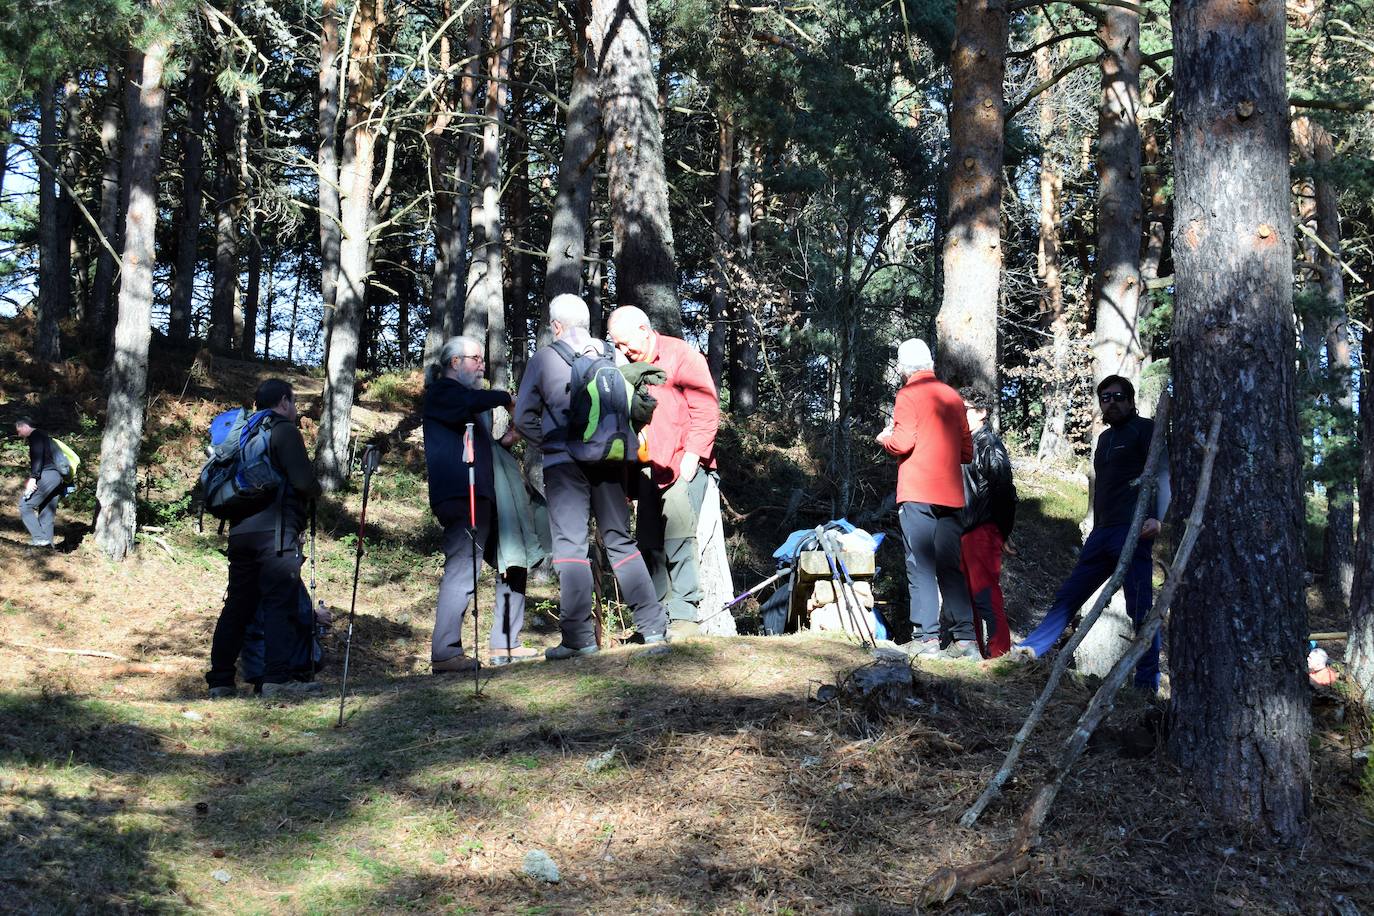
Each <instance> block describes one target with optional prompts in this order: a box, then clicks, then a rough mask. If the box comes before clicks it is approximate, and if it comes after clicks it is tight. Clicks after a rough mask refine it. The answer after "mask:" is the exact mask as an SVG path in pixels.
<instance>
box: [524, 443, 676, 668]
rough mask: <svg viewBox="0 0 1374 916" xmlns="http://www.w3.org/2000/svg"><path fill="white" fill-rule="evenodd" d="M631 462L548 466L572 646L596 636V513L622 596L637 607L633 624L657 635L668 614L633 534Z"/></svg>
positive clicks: (563, 617) (562, 604)
mask: <svg viewBox="0 0 1374 916" xmlns="http://www.w3.org/2000/svg"><path fill="white" fill-rule="evenodd" d="M627 473H633V471H632V470H630V469H629V467H628V465H625V464H619V463H606V464H582V463H580V462H570V463H567V464H556V465H553V466H552V467H546V468H544V493H545V495H546V496H547V497H548V501H549V527H550V528H551V529H552V531H553V566H554V569H556V570H557V571H558V584H559V600H558V604H559V611H558V624H559V627H560V628H561V629H562V631H563V645H565V646H568V647H570V648H573V649H580V648H583V647H584V646H589V645H591V644H592V643H594V642H595V641H596V625H595V623H594V621H593V618H592V565H591V561H590V559H589V557H588V550H587V543H588V538H587V523H588V521H589V520H590V519H591V518H592V517H593V516H594V517H595V518H596V527H597V529H598V530H599V531H600V532H601V540H602V542H603V543H604V544H605V545H606V553H607V554H608V556H609V559H610V562H611V570H612V571H613V572H614V573H615V578H616V581H618V582H619V583H620V595H621V598H622V599H623V600H624V601H625V603H626V604H628V605H629V606H630V608H631V609H632V610H633V611H634V620H635V629H636V630H637V631H639V632H640V633H641V634H643V635H644V636H658V635H660V634H662V633H664V632H665V631H666V630H667V629H668V615H667V614H666V613H665V612H664V610H663V605H662V604H660V603H659V600H658V598H657V597H656V595H655V594H654V583H653V580H652V579H651V578H650V577H649V570H648V568H647V567H646V566H645V564H644V557H643V556H642V555H641V554H640V552H639V547H638V546H637V545H636V544H635V542H634V539H633V538H631V537H630V504H629V502H628V500H627V499H626V498H625V485H626V474H627Z"/></svg>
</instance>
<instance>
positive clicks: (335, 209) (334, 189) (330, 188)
mask: <svg viewBox="0 0 1374 916" xmlns="http://www.w3.org/2000/svg"><path fill="white" fill-rule="evenodd" d="M338 7H339V4H338V0H322V2H321V4H320V82H319V87H320V91H319V100H318V109H317V110H318V112H319V117H318V124H317V127H316V129H317V131H318V132H319V139H320V145H319V148H318V149H317V150H316V153H315V164H316V167H317V168H318V169H319V202H320V300H321V302H322V303H323V307H324V311H323V314H322V316H321V318H320V324H321V331H322V336H323V337H324V339H325V345H326V353H325V361H326V362H328V361H329V354H328V352H327V349H328V342H329V325H330V322H331V321H332V319H333V316H334V299H335V296H336V289H337V287H338V283H339V240H340V239H341V238H342V230H341V229H340V228H339V220H340V214H339V130H338V124H339V8H338ZM292 327H293V333H294V322H293V325H292Z"/></svg>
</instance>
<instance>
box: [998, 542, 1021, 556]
mask: <svg viewBox="0 0 1374 916" xmlns="http://www.w3.org/2000/svg"><path fill="white" fill-rule="evenodd" d="M1002 553H1004V554H1006V555H1007V556H1009V557H1019V556H1020V555H1021V553H1020V551H1018V550H1017V549H1016V548H1015V547H1013V546H1011V541H1003V542H1002Z"/></svg>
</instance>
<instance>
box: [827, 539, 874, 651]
mask: <svg viewBox="0 0 1374 916" xmlns="http://www.w3.org/2000/svg"><path fill="white" fill-rule="evenodd" d="M825 539H826V541H827V542H829V544H830V551H831V553H832V554H834V557H835V567H836V568H837V569H838V570H839V572H840V578H841V579H842V580H843V581H844V584H845V586H846V587H848V589H849V599H850V604H851V605H852V606H853V607H855V608H857V612H856V613H857V615H858V618H859V619H858V622H859V623H860V624H861V625H862V626H863V632H864V633H866V634H867V635H868V641H869V643H870V644H871V645H874V646H876V645H877V644H878V639H877V637H876V636H875V635H874V633H873V627H872V626H870V625H869V622H868V613H867V612H866V611H865V610H864V606H863V602H862V601H860V600H859V593H858V592H857V591H856V590H855V588H854V577H853V576H851V575H850V574H849V566H848V564H846V563H845V561H844V549H843V548H842V547H841V546H840V545H839V543H838V541H837V540H836V539H835V537H834V536H833V535H831V534H830V533H829V532H826V534H825Z"/></svg>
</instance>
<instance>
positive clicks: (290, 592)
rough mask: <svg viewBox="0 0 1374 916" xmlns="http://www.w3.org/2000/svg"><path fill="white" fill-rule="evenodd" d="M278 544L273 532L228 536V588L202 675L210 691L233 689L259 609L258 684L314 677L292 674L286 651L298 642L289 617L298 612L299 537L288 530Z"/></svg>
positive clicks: (291, 617)
mask: <svg viewBox="0 0 1374 916" xmlns="http://www.w3.org/2000/svg"><path fill="white" fill-rule="evenodd" d="M282 545H283V549H282V550H281V551H280V552H278V550H277V533H276V532H275V531H250V532H246V533H240V534H231V535H229V550H228V555H229V589H228V591H227V593H226V594H225V597H224V609H223V610H221V611H220V615H219V622H218V623H216V624H215V636H214V640H213V641H212V642H211V643H210V670H209V672H207V673H206V675H205V681H206V683H208V684H209V685H210V686H211V687H232V686H234V674H235V666H236V664H237V662H238V658H239V653H240V652H242V651H243V641H244V636H245V635H246V634H247V632H248V626H249V624H251V623H252V622H253V618H254V617H255V616H257V614H258V608H259V606H261V608H262V617H261V623H262V630H263V675H262V682H263V683H264V684H284V683H286V682H287V681H291V680H296V679H301V680H309V679H311V678H312V677H313V676H314V672H312V671H292V670H291V649H292V647H293V646H294V645H295V643H296V638H297V634H296V625H295V622H294V615H295V614H296V613H297V612H298V610H299V606H300V590H301V562H302V557H301V545H300V535H299V533H297V532H295V531H292V530H290V529H288V530H286V531H284V532H282Z"/></svg>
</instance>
